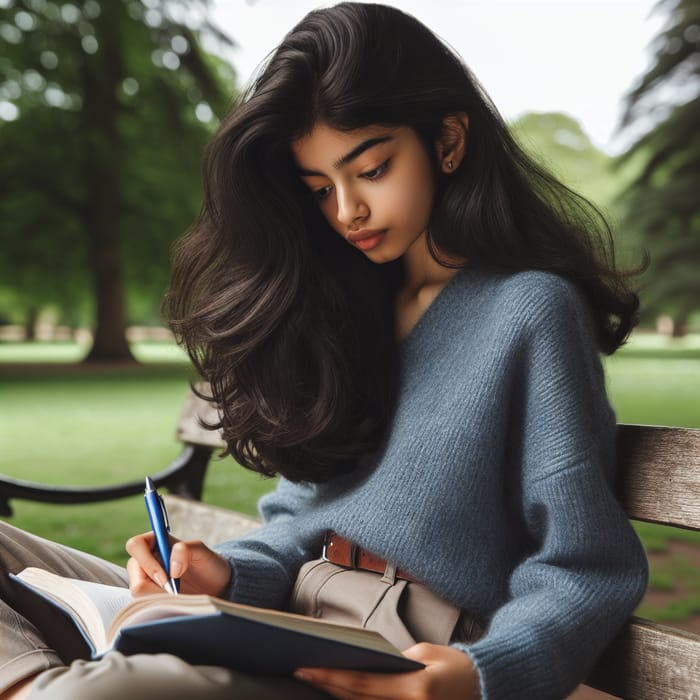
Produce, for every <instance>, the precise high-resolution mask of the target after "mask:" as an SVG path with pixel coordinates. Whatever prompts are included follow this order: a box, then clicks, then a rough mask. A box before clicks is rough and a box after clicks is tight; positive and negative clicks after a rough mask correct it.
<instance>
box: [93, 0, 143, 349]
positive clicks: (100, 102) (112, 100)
mask: <svg viewBox="0 0 700 700" xmlns="http://www.w3.org/2000/svg"><path fill="white" fill-rule="evenodd" d="M101 9H102V12H101V14H100V16H99V17H98V18H97V19H96V21H95V23H94V27H95V36H96V38H97V41H98V43H99V48H98V50H97V52H96V53H94V54H83V80H84V91H83V112H82V113H83V120H84V121H83V124H84V135H85V141H84V143H85V147H86V148H85V153H84V163H85V170H84V172H85V203H84V207H83V212H82V214H83V216H82V218H83V224H84V227H85V234H86V235H87V237H88V242H89V248H88V249H89V262H90V267H91V271H92V277H93V284H94V292H95V333H94V341H93V345H92V348H91V349H90V352H89V353H88V355H87V357H86V359H85V361H86V362H127V363H133V362H136V360H135V359H134V356H133V355H132V354H131V350H130V348H129V343H128V341H127V338H126V300H125V290H124V280H123V272H122V255H121V241H120V209H121V201H120V199H121V197H120V192H121V183H122V177H121V175H122V148H121V143H120V134H119V128H118V115H119V111H120V104H119V99H118V90H119V86H120V84H121V81H122V80H123V78H124V56H123V51H124V41H123V39H124V37H123V31H124V18H123V12H124V10H123V4H122V3H119V2H114V3H112V2H105V3H102V4H101Z"/></svg>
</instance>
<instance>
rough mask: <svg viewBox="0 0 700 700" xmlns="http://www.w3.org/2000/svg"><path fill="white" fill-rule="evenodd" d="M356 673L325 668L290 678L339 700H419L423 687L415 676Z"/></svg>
mask: <svg viewBox="0 0 700 700" xmlns="http://www.w3.org/2000/svg"><path fill="white" fill-rule="evenodd" d="M421 673H423V671H415V672H410V673H360V672H358V671H341V670H337V669H327V668H301V669H298V670H297V671H296V672H295V674H294V677H295V678H297V679H298V680H300V681H305V682H307V683H311V684H312V685H314V686H316V687H317V688H320V689H321V690H323V691H324V692H326V693H328V694H329V695H332V696H333V697H334V698H339V699H340V700H359V699H360V698H366V699H367V700H370V699H371V700H410V699H411V698H422V697H424V696H423V695H421V691H422V687H423V683H422V682H421V679H420V678H419V677H418V674H421Z"/></svg>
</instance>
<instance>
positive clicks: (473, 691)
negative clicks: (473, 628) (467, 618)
mask: <svg viewBox="0 0 700 700" xmlns="http://www.w3.org/2000/svg"><path fill="white" fill-rule="evenodd" d="M403 654H404V656H407V657H408V658H409V659H414V660H415V661H420V662H421V663H423V664H425V668H424V669H422V670H420V671H411V672H408V673H360V672H358V671H341V670H336V669H328V668H300V669H298V670H297V672H296V673H295V674H294V675H295V677H296V678H298V679H299V680H302V681H306V682H307V683H311V684H312V685H315V686H316V687H317V688H320V689H321V690H323V691H325V692H326V693H328V694H330V695H332V696H333V697H335V698H340V699H341V700H351V699H353V700H354V699H355V698H373V699H375V700H377V699H378V698H382V700H393V699H396V700H454V698H463V700H479V698H480V697H481V692H480V690H479V678H478V674H477V672H476V669H475V668H474V665H473V664H472V661H471V659H470V658H469V656H467V654H465V653H463V652H461V651H459V650H457V649H453V648H452V647H448V646H441V645H439V644H416V645H415V646H412V647H411V648H410V649H406V651H404V652H403Z"/></svg>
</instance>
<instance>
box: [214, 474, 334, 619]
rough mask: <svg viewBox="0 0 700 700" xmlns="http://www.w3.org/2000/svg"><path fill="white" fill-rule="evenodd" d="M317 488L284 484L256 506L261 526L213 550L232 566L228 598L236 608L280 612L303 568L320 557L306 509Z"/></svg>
mask: <svg viewBox="0 0 700 700" xmlns="http://www.w3.org/2000/svg"><path fill="white" fill-rule="evenodd" d="M315 491H316V488H315V486H314V485H313V484H310V483H299V484H295V483H291V482H290V481H287V480H286V479H280V480H279V482H278V485H277V488H276V489H275V491H273V492H272V493H270V494H267V495H266V496H263V498H261V499H260V502H259V504H258V507H259V510H260V514H261V516H262V519H263V526H262V527H261V528H259V529H257V530H253V531H252V532H250V533H248V534H247V535H246V536H244V537H242V538H241V539H238V540H231V541H228V542H223V543H222V544H220V545H218V546H216V547H215V548H214V549H215V551H217V552H218V553H219V554H221V555H222V556H223V557H225V558H226V559H227V560H228V561H229V563H230V564H231V568H232V570H233V577H232V582H231V588H230V590H229V593H228V597H229V598H230V599H231V600H234V601H235V602H237V603H244V604H246V605H255V606H257V607H268V608H276V609H282V608H284V606H285V604H286V602H287V599H288V598H289V595H290V593H291V590H292V586H293V585H294V581H295V580H296V575H297V573H298V570H299V568H300V567H301V565H302V564H303V563H304V562H305V561H308V560H310V559H312V558H313V555H314V552H316V551H320V543H318V542H315V541H314V538H313V537H312V536H310V535H309V533H308V532H307V528H305V527H304V522H305V519H304V513H305V511H306V509H307V504H308V503H309V502H310V501H311V500H313V498H314V496H315Z"/></svg>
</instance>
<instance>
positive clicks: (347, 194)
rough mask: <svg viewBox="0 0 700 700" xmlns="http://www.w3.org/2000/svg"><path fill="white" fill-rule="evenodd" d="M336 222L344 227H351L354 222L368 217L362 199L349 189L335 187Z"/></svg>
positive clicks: (367, 209)
mask: <svg viewBox="0 0 700 700" xmlns="http://www.w3.org/2000/svg"><path fill="white" fill-rule="evenodd" d="M336 198H337V203H338V214H337V217H338V221H339V222H340V223H341V224H343V225H345V226H352V225H353V224H354V223H355V222H356V221H358V220H360V219H365V218H367V216H368V215H369V207H368V206H367V204H366V203H365V202H364V200H363V199H362V197H360V196H358V194H357V192H355V191H354V190H353V189H352V188H351V187H337V188H336Z"/></svg>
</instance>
